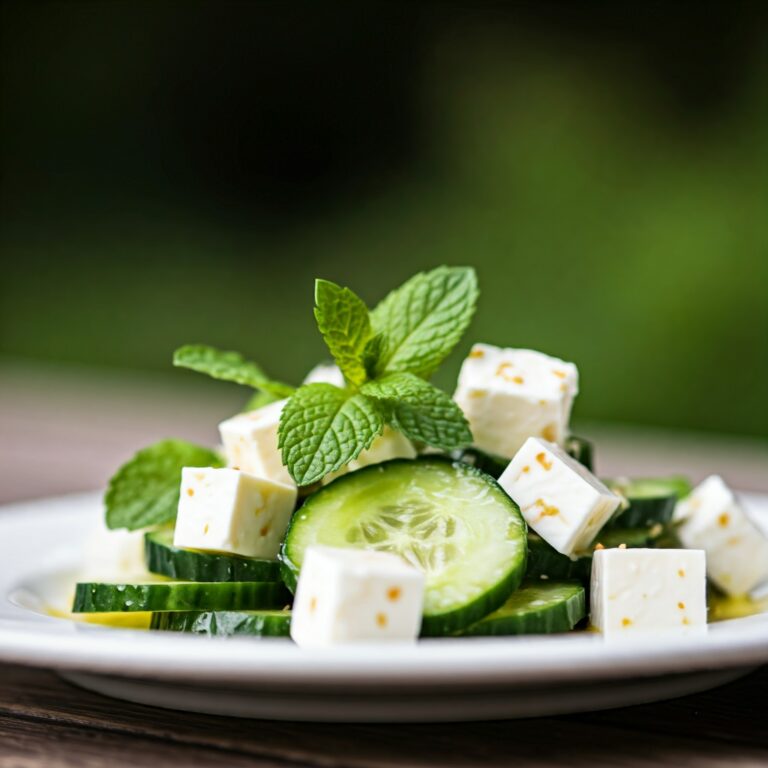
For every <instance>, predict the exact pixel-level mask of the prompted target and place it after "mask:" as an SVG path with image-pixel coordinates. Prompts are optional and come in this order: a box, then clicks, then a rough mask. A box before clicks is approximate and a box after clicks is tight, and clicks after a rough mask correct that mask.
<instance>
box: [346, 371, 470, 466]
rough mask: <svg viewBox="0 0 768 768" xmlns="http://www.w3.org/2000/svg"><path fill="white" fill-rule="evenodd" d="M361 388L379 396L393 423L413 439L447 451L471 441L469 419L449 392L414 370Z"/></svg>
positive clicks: (387, 377)
mask: <svg viewBox="0 0 768 768" xmlns="http://www.w3.org/2000/svg"><path fill="white" fill-rule="evenodd" d="M361 392H362V393H363V394H365V395H368V396H369V397H373V398H376V399H378V400H380V401H381V402H382V403H383V404H384V405H385V407H386V410H387V414H388V420H389V421H390V423H391V424H392V426H393V427H395V428H396V429H399V430H400V431H401V432H402V433H403V434H404V435H405V436H406V437H408V438H409V439H411V440H417V441H420V442H422V443H426V444H427V445H431V446H433V447H434V448H442V449H443V450H445V451H450V450H453V449H454V448H460V447H461V446H464V445H469V444H471V442H472V433H471V432H470V430H469V425H468V424H467V420H466V419H465V418H464V414H463V413H462V412H461V409H460V408H459V407H458V406H457V405H456V403H454V402H453V400H452V399H451V398H450V396H449V395H447V394H446V393H445V392H443V391H442V390H440V389H438V388H437V387H434V386H432V384H430V383H429V382H428V381H424V379H420V378H419V377H418V376H415V375H414V374H412V373H393V374H390V375H388V376H384V377H383V378H381V379H378V380H376V381H369V382H367V383H366V384H364V385H363V387H362V389H361Z"/></svg>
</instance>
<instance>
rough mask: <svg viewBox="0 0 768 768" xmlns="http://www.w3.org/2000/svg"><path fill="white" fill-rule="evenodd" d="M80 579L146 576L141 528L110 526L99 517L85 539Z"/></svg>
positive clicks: (118, 579)
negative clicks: (128, 529)
mask: <svg viewBox="0 0 768 768" xmlns="http://www.w3.org/2000/svg"><path fill="white" fill-rule="evenodd" d="M81 562H82V563H83V567H82V570H81V572H80V574H79V580H80V581H122V582H126V581H140V580H143V579H147V578H149V572H148V571H147V568H146V565H145V563H144V531H126V530H123V529H119V530H111V529H109V528H107V526H106V524H105V523H104V521H103V519H101V520H99V523H98V526H97V527H96V528H95V529H94V530H93V531H92V532H91V535H90V536H89V537H88V539H87V540H86V544H85V553H84V555H83V557H82V560H81Z"/></svg>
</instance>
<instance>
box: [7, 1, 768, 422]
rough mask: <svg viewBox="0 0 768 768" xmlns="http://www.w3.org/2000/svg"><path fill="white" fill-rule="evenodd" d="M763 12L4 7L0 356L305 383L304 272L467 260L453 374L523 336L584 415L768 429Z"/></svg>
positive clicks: (364, 281)
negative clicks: (231, 364) (220, 358)
mask: <svg viewBox="0 0 768 768" xmlns="http://www.w3.org/2000/svg"><path fill="white" fill-rule="evenodd" d="M767 11H768V4H767V3H758V2H755V3H746V2H728V3H724V2H723V3H706V2H700V3H637V2H636V3H626V4H622V3H618V4H607V3H602V2H586V3H568V2H561V3H552V2H539V3H508V4H500V3H495V4H480V3H476V4H469V3H465V4H462V3H408V4H397V3H322V4H318V3H294V2H290V3H268V2H261V3H227V2H218V3H213V2H211V3H199V2H198V3H195V2H187V3H170V2H153V3H140V2H133V3H123V2H103V3H90V2H89V3H82V2H80V3H78V2H69V3H44V2H36V3H29V2H18V3H14V2H5V3H3V5H2V20H1V21H2V33H1V34H2V45H1V52H0V56H1V57H2V63H1V70H2V71H1V77H2V84H1V88H2V90H1V98H2V103H1V105H0V172H1V174H2V175H1V177H0V194H1V199H0V205H1V207H0V230H1V234H0V238H1V239H0V247H1V252H0V253H1V258H2V273H1V274H0V356H1V357H2V358H3V359H5V360H6V361H18V360H22V361H48V362H53V363H58V364H62V365H64V364H67V365H70V364H78V365H80V364H85V365H88V366H95V367H108V368H113V369H125V370H132V371H136V370H138V371H142V370H147V371H150V370H152V371H154V370H167V369H168V367H169V363H170V357H171V353H172V350H173V349H174V348H175V347H176V346H179V345H180V344H182V343H186V342H207V343H212V344H216V345H221V346H224V347H228V348H235V349H240V350H242V351H243V352H246V353H248V354H249V355H251V356H253V357H254V358H255V359H257V360H258V361H259V362H261V363H262V364H263V365H264V367H265V368H267V370H268V371H270V372H271V373H273V374H274V375H275V376H279V377H282V378H286V379H288V380H299V379H300V378H301V377H302V375H303V374H304V372H305V371H306V370H307V369H308V368H309V367H311V365H312V364H313V363H314V362H316V361H317V360H319V359H321V358H322V357H323V351H322V350H323V348H322V345H321V342H320V339H319V336H318V334H317V333H316V331H315V329H314V323H313V319H312V312H311V298H312V281H313V279H314V277H315V276H323V277H326V278H330V279H333V280H336V281H339V282H342V283H345V284H348V285H350V286H352V287H354V288H355V289H356V290H357V291H358V292H359V293H360V294H361V295H362V296H363V297H364V298H366V299H367V300H369V301H370V302H371V303H374V302H375V301H376V300H378V298H380V297H381V296H382V295H384V294H385V293H386V292H387V291H388V290H389V289H390V288H391V287H394V286H395V285H397V284H398V283H400V282H401V281H402V280H404V279H405V278H406V277H407V276H408V275H410V274H411V273H413V272H414V271H416V270H418V269H423V268H428V267H432V266H435V265H438V264H441V263H448V264H472V265H474V266H475V267H476V268H477V270H478V272H479V275H480V280H481V287H482V297H481V303H480V309H479V311H478V314H477V318H476V320H475V323H474V326H473V328H472V330H471V332H470V333H469V334H468V336H467V338H466V339H465V343H464V345H463V347H462V349H461V350H459V351H457V354H456V355H455V356H454V357H453V358H452V359H451V361H450V364H449V365H447V366H446V369H445V371H443V372H442V373H441V374H440V378H439V383H441V384H442V385H443V386H445V387H446V388H449V389H450V388H451V387H452V384H453V379H454V378H455V375H456V372H457V370H458V365H459V363H460V360H461V357H462V356H463V354H464V353H466V350H467V348H468V347H469V345H470V343H471V342H472V341H474V340H482V341H486V342H491V343H496V344H501V345H509V346H524V347H532V348H536V349H541V350H544V351H546V352H549V353H551V354H555V355H558V356H561V357H564V358H566V359H568V360H573V361H575V362H576V363H577V364H578V366H579V368H580V371H581V379H582V392H581V395H580V397H579V400H578V404H577V410H576V414H577V416H578V417H580V418H582V419H593V420H598V419H599V420H610V421H622V422H631V423H637V424H647V425H659V426H666V427H674V428H693V429H706V430H714V431H722V432H732V433H740V434H749V435H756V436H763V437H764V436H766V435H768V407H766V393H767V392H768V384H766V382H768V12H767ZM51 370H53V371H55V369H51ZM174 375H176V376H184V375H187V374H183V373H181V372H178V373H176V374H174ZM52 386H55V375H52ZM211 386H216V385H215V384H212V385H211Z"/></svg>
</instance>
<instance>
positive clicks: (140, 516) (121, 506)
mask: <svg viewBox="0 0 768 768" xmlns="http://www.w3.org/2000/svg"><path fill="white" fill-rule="evenodd" d="M221 466H223V462H222V460H221V457H220V456H219V455H218V454H217V453H215V452H214V451H211V450H209V449H208V448H203V447H201V446H199V445H194V444H192V443H187V442H185V441H184V440H162V441H161V442H159V443H155V444H154V445H150V446H149V447H148V448H144V449H143V450H141V451H139V452H138V453H137V454H136V455H135V456H134V457H133V458H132V459H131V460H130V461H128V462H127V463H125V464H123V466H122V467H120V469H119V470H118V471H117V473H116V474H115V475H113V477H112V479H111V480H110V481H109V487H108V488H107V493H106V495H105V497H104V505H105V507H106V520H107V527H108V528H127V529H128V530H129V531H134V530H136V529H137V528H146V527H148V526H151V525H162V524H163V523H170V522H172V521H174V520H175V519H176V509H177V507H178V505H179V487H180V484H181V470H182V467H221Z"/></svg>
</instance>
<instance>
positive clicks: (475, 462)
mask: <svg viewBox="0 0 768 768" xmlns="http://www.w3.org/2000/svg"><path fill="white" fill-rule="evenodd" d="M565 451H566V453H568V454H569V455H570V456H572V457H573V458H574V459H576V461H578V462H579V463H580V464H583V465H584V466H585V467H586V468H587V469H588V470H590V471H591V470H592V456H593V455H594V451H593V448H592V443H590V442H589V441H588V440H585V439H584V438H583V437H576V436H575V435H571V436H570V437H569V438H567V439H566V441H565ZM450 456H451V458H452V459H455V460H456V461H463V462H464V463H465V464H469V465H470V466H472V467H477V468H478V469H481V470H482V471H483V472H485V473H487V474H489V475H490V476H491V477H492V478H494V480H497V479H498V478H499V477H501V473H502V472H503V471H504V470H505V469H506V468H507V466H508V465H509V462H510V461H511V459H505V458H504V457H503V456H497V455H496V454H494V453H487V452H486V451H481V450H480V449H479V448H460V449H458V450H455V451H452V452H451V454H450Z"/></svg>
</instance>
